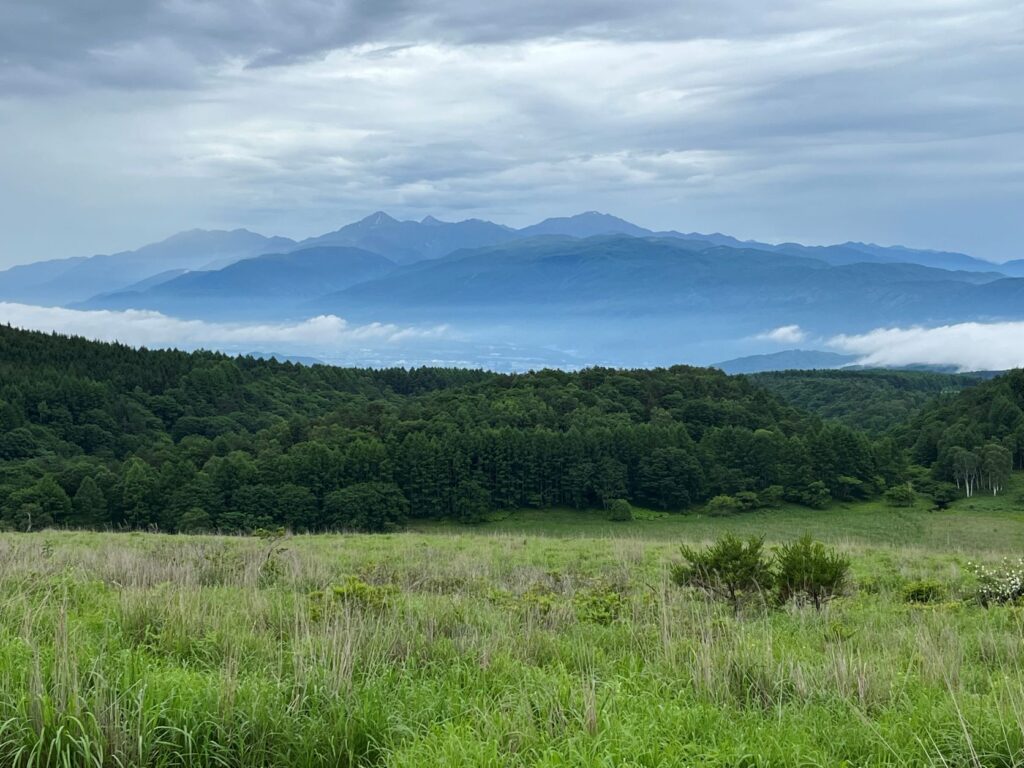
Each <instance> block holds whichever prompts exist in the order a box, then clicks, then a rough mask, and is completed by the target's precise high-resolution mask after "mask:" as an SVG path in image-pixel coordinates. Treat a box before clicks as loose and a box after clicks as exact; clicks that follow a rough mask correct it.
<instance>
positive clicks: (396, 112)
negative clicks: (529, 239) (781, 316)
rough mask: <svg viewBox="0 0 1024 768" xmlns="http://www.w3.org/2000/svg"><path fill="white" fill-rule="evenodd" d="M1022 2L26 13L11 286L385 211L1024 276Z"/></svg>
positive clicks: (388, 4)
mask: <svg viewBox="0 0 1024 768" xmlns="http://www.w3.org/2000/svg"><path fill="white" fill-rule="evenodd" d="M1022 74H1024V10H1022V8H1021V5H1020V3H1019V1H1018V0H970V1H967V0H928V1H926V0H888V1H887V2H880V1H879V0H836V1H834V2H814V3H810V2H793V1H792V0H783V1H782V2H778V3H771V4H769V6H766V5H765V4H763V3H758V2H754V0H726V1H725V2H713V1H712V0H697V1H696V2H687V3H679V2H677V1H676V0H636V1H634V2H628V3H624V2H621V1H617V2H610V1H609V2H605V0H596V1H595V0H587V1H586V2H583V1H582V0H566V1H564V2H560V3H552V2H550V1H549V0H517V2H514V3H513V2H504V0H502V1H499V2H491V3H480V2H475V1H471V0H440V1H437V0H432V1H431V2H417V1H416V0H365V1H362V2H354V1H353V2H324V1H322V0H225V1H223V2H206V1H203V2H200V1H199V0H162V1H157V0H94V1H93V2H89V3H80V2H77V0H5V2H3V3H0V168H2V169H3V171H2V173H3V183H2V184H0V225H2V227H3V232H4V237H3V239H2V240H0V266H2V265H6V264H12V263H20V262H26V261H32V260H35V259H37V258H43V257H55V256H71V255H88V254H91V253H95V252H109V251H114V250H118V249H122V248H132V247H136V246H138V245H141V244H142V243H145V242H149V241H152V240H156V239H160V238H162V237H164V236H166V235H168V234H170V233H172V232H174V231H176V230H180V229H185V228H190V227H193V226H204V227H237V226H247V227H250V228H253V229H257V230H260V231H262V232H264V233H266V234H283V235H289V236H305V235H309V234H316V233H319V232H322V231H326V230H330V229H335V228H337V227H338V226H340V225H341V224H343V223H346V222H348V221H350V220H352V219H354V218H358V217H361V216H363V215H365V214H367V213H369V212H371V211H373V210H375V209H379V208H383V209H386V210H389V211H390V212H392V213H393V214H395V215H400V216H411V217H417V218H418V217H421V216H423V215H425V214H427V213H432V214H435V215H439V216H442V217H448V218H457V217H465V216H481V217H487V218H493V219H495V220H498V221H501V222H503V223H509V224H515V225H519V224H525V223H529V222H530V221H532V220H535V219H538V218H542V217H544V216H547V215H563V214H568V213H574V212H577V211H580V210H586V209H599V210H606V211H609V212H613V213H616V214H618V215H622V216H625V217H627V218H630V219H632V220H635V221H636V222H637V223H639V224H642V225H645V226H650V227H652V228H658V229H660V228H676V229H681V230H685V231H689V230H698V231H713V230H720V231H726V232H729V233H731V234H735V235H737V236H740V237H758V238H761V239H766V240H789V239H792V240H800V241H804V242H835V241H842V240H846V239H859V240H873V241H878V242H882V243H896V242H899V243H903V244H907V245H911V246H924V247H935V248H944V249H954V250H962V251H966V252H969V253H973V254H976V255H979V256H983V257H987V258H992V259H996V260H1001V259H1005V258H1019V257H1024V249H1022V248H1021V246H1020V243H1021V242H1024V217H1022V216H1020V210H1021V208H1022V206H1024V100H1022V99H1020V85H1019V83H1020V78H1021V76H1022Z"/></svg>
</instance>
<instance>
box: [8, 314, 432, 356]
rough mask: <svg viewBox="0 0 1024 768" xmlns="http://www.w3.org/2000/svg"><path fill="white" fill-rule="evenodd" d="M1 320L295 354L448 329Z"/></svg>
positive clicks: (99, 336) (69, 317) (143, 318)
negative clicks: (285, 350)
mask: <svg viewBox="0 0 1024 768" xmlns="http://www.w3.org/2000/svg"><path fill="white" fill-rule="evenodd" d="M0 322H2V323H6V324H10V325H13V326H16V327H18V328H26V329H29V330H37V331H57V332H58V333H68V334H75V335H79V336H85V337H86V338H89V339H96V340H99V341H119V342H122V343H124V344H129V345H131V346H136V347H142V346H145V347H176V348H179V349H197V348H200V347H203V348H207V349H223V350H227V351H237V350H244V349H245V348H257V347H265V346H267V345H280V346H287V348H288V350H289V351H302V352H331V351H335V350H344V349H350V348H352V347H356V346H373V345H382V344H400V343H405V342H416V341H418V340H424V339H436V338H440V337H443V336H445V335H446V334H447V331H448V329H447V327H446V326H434V327H429V328H418V327H403V326H398V325H393V324H390V323H370V324H368V325H350V324H349V323H348V322H347V321H346V320H344V319H343V318H340V317H338V316H336V315H320V316H318V317H312V318H309V319H307V320H302V321H297V322H292V323H256V324H247V323H210V322H205V321H202V320H183V319H181V318H177V317H171V316H169V315H164V314H161V313H160V312H152V311H147V310H126V311H110V310H76V309H64V308H63V307H38V306H33V305H29V304H12V303H6V302H0Z"/></svg>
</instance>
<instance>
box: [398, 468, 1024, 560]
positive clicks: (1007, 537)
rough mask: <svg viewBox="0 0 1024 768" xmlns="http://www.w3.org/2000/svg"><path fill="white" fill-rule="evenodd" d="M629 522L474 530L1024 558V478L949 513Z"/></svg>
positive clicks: (877, 509)
mask: <svg viewBox="0 0 1024 768" xmlns="http://www.w3.org/2000/svg"><path fill="white" fill-rule="evenodd" d="M636 514H637V519H636V520H634V521H633V522H630V523H611V522H609V521H608V520H607V518H606V515H605V513H604V512H603V511H601V510H589V511H579V510H574V509H555V510H529V509H527V510H519V511H516V512H512V513H508V514H506V515H504V516H503V517H502V518H501V519H496V520H494V521H492V522H489V523H484V524H482V525H480V526H477V527H476V528H475V529H472V530H474V531H475V532H478V533H514V534H526V535H548V536H566V537H573V536H584V537H615V538H619V537H632V538H637V537H638V538H649V539H666V538H668V539H676V538H683V539H688V540H694V541H700V540H704V539H710V538H714V537H715V536H717V535H719V534H720V533H721V532H723V531H733V532H735V533H737V534H740V535H760V534H765V535H766V536H767V538H768V539H769V540H779V539H787V538H795V537H797V536H800V535H801V534H803V533H811V534H813V535H814V536H815V537H816V538H819V539H822V540H825V541H830V542H834V543H849V544H889V545H906V546H917V547H923V548H935V549H939V550H943V551H949V552H953V551H963V552H1005V553H1008V554H1012V553H1015V552H1020V551H1024V474H1020V473H1018V474H1017V475H1015V476H1014V478H1013V479H1012V482H1011V483H1010V485H1009V487H1008V489H1007V491H1006V492H1005V493H1003V494H1001V495H1000V496H998V497H994V498H993V497H991V496H984V495H982V496H976V497H974V498H972V499H961V500H959V501H957V502H956V503H954V504H953V506H951V507H950V508H949V509H948V510H946V511H942V512H934V511H932V505H931V503H930V500H928V499H926V498H920V499H918V502H917V505H916V506H915V507H913V508H908V509H894V508H892V507H889V506H886V505H885V503H884V502H882V501H881V500H877V501H867V502H856V503H848V504H843V503H835V504H833V505H832V507H830V508H829V509H827V510H815V509H808V508H807V507H801V506H796V505H785V506H783V507H781V508H779V509H770V510H761V511H758V512H752V513H748V514H743V515H736V516H735V517H727V518H721V517H708V516H707V515H703V514H699V513H692V514H684V515H677V514H668V513H659V512H651V511H648V510H637V511H636ZM413 528H414V530H418V531H422V532H441V531H451V530H460V531H465V530H466V528H465V527H459V528H456V527H453V526H451V525H450V524H445V523H441V522H434V521H421V522H418V523H416V524H414V526H413Z"/></svg>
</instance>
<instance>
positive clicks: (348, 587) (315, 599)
mask: <svg viewBox="0 0 1024 768" xmlns="http://www.w3.org/2000/svg"><path fill="white" fill-rule="evenodd" d="M397 592H398V590H397V588H396V587H395V586H394V585H391V584H387V585H384V586H377V585H376V584H367V583H366V582H365V581H363V580H362V579H360V578H359V577H358V576H346V577H345V580H344V581H342V583H341V584H335V585H334V586H332V587H330V588H329V589H327V590H326V591H325V592H311V593H310V594H309V599H310V600H311V601H312V603H313V611H312V613H311V615H312V616H313V617H314V618H321V617H322V616H323V610H324V608H325V607H326V606H327V605H329V604H330V603H332V602H334V603H340V604H342V605H348V606H352V607H356V608H361V609H371V610H372V609H380V608H384V607H386V606H387V605H388V603H390V602H391V600H392V599H393V598H394V596H395V594H396V593H397Z"/></svg>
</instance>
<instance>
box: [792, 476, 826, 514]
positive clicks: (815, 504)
mask: <svg viewBox="0 0 1024 768" xmlns="http://www.w3.org/2000/svg"><path fill="white" fill-rule="evenodd" d="M831 500H832V495H831V494H830V493H829V491H828V486H827V485H825V484H824V483H823V482H821V480H815V481H814V482H813V483H808V484H807V487H805V488H804V489H803V490H802V491H801V492H800V503H801V504H803V505H804V506H805V507H811V509H825V507H827V506H828V504H829V502H830V501H831Z"/></svg>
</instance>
